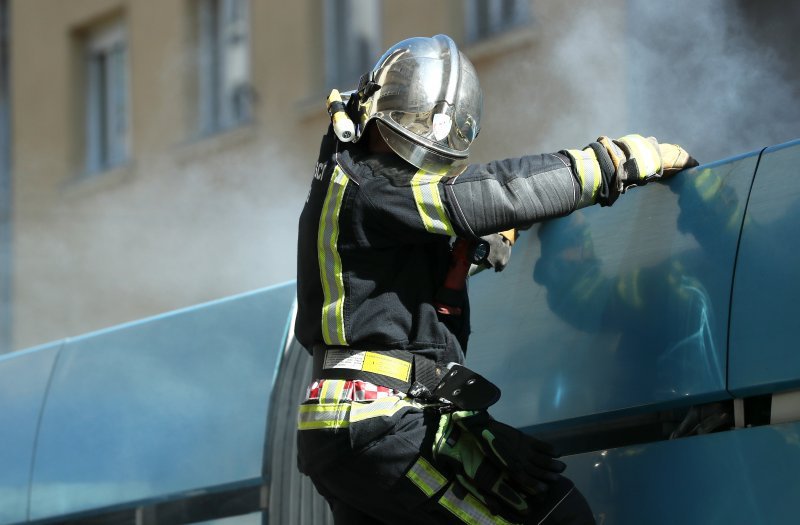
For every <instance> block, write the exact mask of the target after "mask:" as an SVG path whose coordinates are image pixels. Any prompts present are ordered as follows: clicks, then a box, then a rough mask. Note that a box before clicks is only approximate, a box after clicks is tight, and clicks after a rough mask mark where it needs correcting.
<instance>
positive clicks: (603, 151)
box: [562, 134, 697, 208]
mask: <svg viewBox="0 0 800 525" xmlns="http://www.w3.org/2000/svg"><path fill="white" fill-rule="evenodd" d="M562 153H565V154H567V155H568V156H569V157H570V159H571V160H572V165H573V169H574V170H575V173H576V174H577V177H578V179H579V181H580V185H581V191H580V197H579V199H578V203H577V205H576V208H583V207H584V206H591V205H592V204H595V203H598V202H599V203H600V205H601V206H610V205H612V204H613V203H614V201H616V199H617V197H619V195H620V194H622V193H625V190H627V189H628V188H630V187H633V186H642V185H644V184H647V183H648V182H650V181H652V180H657V179H660V178H662V177H671V176H672V175H674V174H675V173H677V172H679V171H681V170H683V169H686V168H691V167H693V166H697V161H696V160H694V159H693V158H692V157H691V156H690V155H689V154H688V153H687V152H686V150H684V149H683V148H681V147H680V146H677V145H675V144H666V143H665V144H659V143H658V141H657V140H656V139H655V138H653V137H649V138H645V137H643V136H641V135H635V134H634V135H625V136H624V137H622V138H619V139H617V140H612V139H610V138H609V137H600V138H598V139H597V141H596V142H593V143H591V144H589V145H588V146H586V147H585V148H583V149H582V150H573V149H571V150H564V151H563V152H562Z"/></svg>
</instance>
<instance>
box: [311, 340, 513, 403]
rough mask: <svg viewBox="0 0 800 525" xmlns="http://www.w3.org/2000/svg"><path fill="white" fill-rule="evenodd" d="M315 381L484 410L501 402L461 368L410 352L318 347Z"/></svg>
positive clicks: (489, 387) (480, 378)
mask: <svg viewBox="0 0 800 525" xmlns="http://www.w3.org/2000/svg"><path fill="white" fill-rule="evenodd" d="M313 353H314V379H345V380H360V381H366V382H368V383H372V384H375V385H380V386H385V387H389V388H393V389H395V390H399V391H400V392H403V393H405V394H408V395H409V396H411V397H414V398H419V399H425V400H436V401H447V402H449V403H452V404H453V405H455V406H456V407H457V408H459V409H461V410H485V409H486V408H488V407H489V406H491V405H493V404H494V403H496V402H497V400H498V399H500V389H499V388H497V386H495V385H494V384H493V383H492V382H490V381H488V380H487V379H486V378H484V377H483V376H481V375H480V374H477V373H475V372H473V371H472V370H470V369H469V368H466V367H465V366H463V365H459V364H450V365H449V366H448V365H445V364H443V363H438V362H436V361H435V360H434V359H431V358H430V357H426V356H424V355H420V354H416V353H413V352H409V351H407V350H359V349H354V348H350V347H341V346H339V347H336V346H325V345H315V346H314V348H313Z"/></svg>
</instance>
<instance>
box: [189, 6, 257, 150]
mask: <svg viewBox="0 0 800 525" xmlns="http://www.w3.org/2000/svg"><path fill="white" fill-rule="evenodd" d="M196 1H197V10H198V11H197V14H198V16H197V20H198V24H199V26H198V52H199V57H198V59H199V60H198V64H199V67H198V74H199V75H198V76H199V78H198V81H199V91H198V95H199V96H198V101H199V128H200V129H199V131H200V133H201V135H208V134H212V133H217V132H219V131H223V130H225V129H228V128H231V127H234V126H238V125H241V124H243V123H245V122H248V121H250V119H251V117H252V112H253V89H252V85H251V83H250V14H249V10H250V6H249V3H248V0H196Z"/></svg>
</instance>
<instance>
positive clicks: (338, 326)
mask: <svg viewBox="0 0 800 525" xmlns="http://www.w3.org/2000/svg"><path fill="white" fill-rule="evenodd" d="M348 182H349V179H348V178H347V175H345V174H344V172H343V171H342V170H341V168H339V166H336V168H334V170H333V174H332V175H331V181H330V184H329V185H328V193H327V195H326V196H325V202H324V204H323V206H322V214H321V215H320V218H319V232H318V233H317V257H318V258H319V274H320V279H321V280H322V291H323V295H324V300H323V303H322V337H323V339H324V340H325V342H326V343H327V344H329V345H339V346H344V345H347V344H348V343H347V339H346V336H345V331H344V300H345V294H344V278H343V276H342V258H341V256H340V255H339V251H338V248H337V242H338V241H339V213H340V212H341V209H342V201H343V199H344V191H345V188H347V183H348Z"/></svg>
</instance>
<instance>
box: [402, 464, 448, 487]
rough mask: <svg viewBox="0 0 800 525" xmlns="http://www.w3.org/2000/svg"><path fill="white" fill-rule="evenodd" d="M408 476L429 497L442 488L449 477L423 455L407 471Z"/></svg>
mask: <svg viewBox="0 0 800 525" xmlns="http://www.w3.org/2000/svg"><path fill="white" fill-rule="evenodd" d="M406 477H407V478H408V479H410V480H411V481H412V482H413V483H414V485H416V486H417V487H419V489H420V490H421V491H422V492H423V493H425V495H426V496H428V497H430V496H433V495H434V494H436V493H437V492H439V491H440V490H442V489H443V488H444V486H445V485H446V484H447V478H446V477H444V476H443V475H442V474H441V473H440V472H439V471H438V470H436V469H435V468H434V467H433V465H431V464H430V463H429V462H428V460H426V459H425V458H423V457H422V456H420V457H419V458H417V462H416V463H414V465H413V466H412V467H411V469H410V470H409V471H408V472H406Z"/></svg>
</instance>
